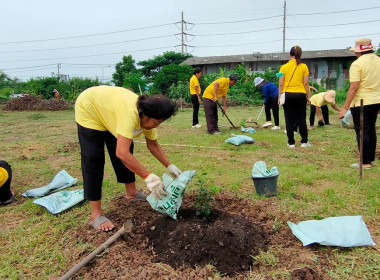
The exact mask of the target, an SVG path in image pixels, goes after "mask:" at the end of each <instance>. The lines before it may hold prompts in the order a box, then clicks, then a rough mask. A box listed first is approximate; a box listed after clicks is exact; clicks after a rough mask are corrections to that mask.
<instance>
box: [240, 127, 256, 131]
mask: <svg viewBox="0 0 380 280" xmlns="http://www.w3.org/2000/svg"><path fill="white" fill-rule="evenodd" d="M240 131H241V132H248V133H255V132H256V130H255V129H254V128H253V127H244V126H242V127H240Z"/></svg>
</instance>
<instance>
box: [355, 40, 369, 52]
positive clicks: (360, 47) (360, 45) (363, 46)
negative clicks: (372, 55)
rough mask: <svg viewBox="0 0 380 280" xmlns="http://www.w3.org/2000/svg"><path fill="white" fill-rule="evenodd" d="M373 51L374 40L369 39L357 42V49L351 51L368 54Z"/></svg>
mask: <svg viewBox="0 0 380 280" xmlns="http://www.w3.org/2000/svg"><path fill="white" fill-rule="evenodd" d="M371 50H373V46H372V40H371V39H368V38H360V39H357V40H356V41H355V47H354V48H351V49H350V51H354V52H366V51H371Z"/></svg>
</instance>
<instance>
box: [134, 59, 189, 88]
mask: <svg viewBox="0 0 380 280" xmlns="http://www.w3.org/2000/svg"><path fill="white" fill-rule="evenodd" d="M190 57H193V56H192V55H191V54H183V53H177V52H164V54H162V55H158V56H155V57H154V58H152V59H148V60H143V61H139V62H138V63H137V65H140V66H142V69H141V71H142V72H143V74H144V76H145V77H146V78H147V80H149V81H153V80H154V78H155V77H156V75H157V74H158V73H159V72H160V71H161V69H162V68H163V67H164V66H166V65H170V64H177V65H179V64H181V63H182V62H184V61H185V60H186V59H188V58H190Z"/></svg>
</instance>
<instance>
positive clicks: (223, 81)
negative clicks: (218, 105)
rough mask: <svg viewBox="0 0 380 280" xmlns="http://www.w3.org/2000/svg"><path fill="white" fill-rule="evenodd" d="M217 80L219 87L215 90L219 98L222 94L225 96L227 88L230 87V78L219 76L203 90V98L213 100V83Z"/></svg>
mask: <svg viewBox="0 0 380 280" xmlns="http://www.w3.org/2000/svg"><path fill="white" fill-rule="evenodd" d="M216 82H218V83H219V88H218V91H217V95H218V98H221V97H223V96H227V93H228V89H229V88H230V79H229V78H226V77H223V78H219V79H217V80H215V81H213V82H212V83H211V84H210V85H209V86H208V87H207V88H206V89H205V92H204V93H203V98H208V99H211V100H214V96H215V95H214V84H215V83H216Z"/></svg>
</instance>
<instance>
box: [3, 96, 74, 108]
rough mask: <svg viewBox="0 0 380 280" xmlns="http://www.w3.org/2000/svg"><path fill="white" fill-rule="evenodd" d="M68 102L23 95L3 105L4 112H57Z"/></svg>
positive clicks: (65, 106)
mask: <svg viewBox="0 0 380 280" xmlns="http://www.w3.org/2000/svg"><path fill="white" fill-rule="evenodd" d="M69 105H70V102H66V101H63V100H57V99H49V100H45V99H42V98H40V97H37V96H35V95H25V96H22V97H19V98H14V99H10V100H9V101H7V102H6V103H5V106H4V108H3V110H6V111H59V110H64V109H66V108H67V107H68V106H69Z"/></svg>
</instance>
